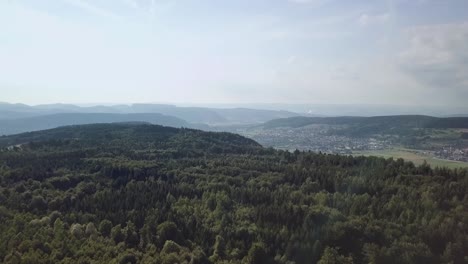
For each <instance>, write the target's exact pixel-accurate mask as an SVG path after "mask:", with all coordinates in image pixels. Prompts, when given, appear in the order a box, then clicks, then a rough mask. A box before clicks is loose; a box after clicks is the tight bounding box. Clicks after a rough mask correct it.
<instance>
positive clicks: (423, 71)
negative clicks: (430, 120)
mask: <svg viewBox="0 0 468 264" xmlns="http://www.w3.org/2000/svg"><path fill="white" fill-rule="evenodd" d="M405 37H406V42H405V43H404V44H406V45H407V48H406V49H404V50H403V51H402V52H400V53H399V56H398V58H399V64H400V67H401V68H402V69H404V70H405V71H407V72H409V73H410V74H412V75H413V76H414V78H415V79H416V80H418V81H419V82H421V83H423V84H424V85H426V86H427V87H428V88H432V89H436V90H439V91H441V90H444V91H447V93H448V91H451V92H450V94H453V95H455V96H461V95H464V96H468V22H465V23H458V24H443V25H430V26H417V27H412V28H409V29H407V30H406V31H405Z"/></svg>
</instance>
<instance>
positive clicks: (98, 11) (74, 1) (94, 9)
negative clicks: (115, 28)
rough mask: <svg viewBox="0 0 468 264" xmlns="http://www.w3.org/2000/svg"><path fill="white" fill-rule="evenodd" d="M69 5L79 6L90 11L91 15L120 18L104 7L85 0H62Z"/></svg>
mask: <svg viewBox="0 0 468 264" xmlns="http://www.w3.org/2000/svg"><path fill="white" fill-rule="evenodd" d="M64 1H65V2H67V3H68V4H70V5H73V6H75V7H78V8H81V9H82V10H84V11H86V12H88V13H91V14H93V15H97V16H101V17H105V18H112V19H120V18H121V17H120V16H119V15H117V14H115V13H113V12H111V11H109V10H106V9H104V8H100V7H98V6H95V5H93V4H91V3H89V2H87V1H84V0H64Z"/></svg>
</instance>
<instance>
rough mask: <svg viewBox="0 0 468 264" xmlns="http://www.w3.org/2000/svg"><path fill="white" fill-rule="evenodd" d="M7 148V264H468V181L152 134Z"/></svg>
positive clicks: (89, 133) (98, 132) (119, 128)
mask: <svg viewBox="0 0 468 264" xmlns="http://www.w3.org/2000/svg"><path fill="white" fill-rule="evenodd" d="M0 145H1V151H0V223H1V224H0V262H1V261H2V260H3V263H317V262H319V263H322V264H325V263H466V261H467V256H468V226H467V223H468V212H467V206H468V196H467V189H468V171H467V170H448V169H445V168H434V169H432V168H430V167H429V166H427V165H426V164H424V165H421V166H417V167H415V166H414V165H413V164H412V163H409V162H405V161H403V160H401V159H398V160H392V159H388V160H385V159H382V158H376V157H351V156H338V155H325V154H315V153H309V152H299V151H296V152H294V153H290V152H285V151H276V150H273V149H265V148H262V147H261V146H260V145H258V144H257V143H256V142H254V141H252V140H249V139H246V138H244V137H241V136H238V135H234V134H229V133H209V132H201V131H197V130H191V129H176V128H168V127H161V126H155V125H145V124H105V125H104V124H96V125H84V126H72V127H63V128H57V129H52V130H47V131H40V132H33V133H28V134H21V135H15V136H9V137H0Z"/></svg>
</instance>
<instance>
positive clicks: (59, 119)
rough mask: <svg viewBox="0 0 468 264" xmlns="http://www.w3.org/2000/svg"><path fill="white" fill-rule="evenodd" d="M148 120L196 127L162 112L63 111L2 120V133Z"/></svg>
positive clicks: (149, 121)
mask: <svg viewBox="0 0 468 264" xmlns="http://www.w3.org/2000/svg"><path fill="white" fill-rule="evenodd" d="M115 122H147V123H151V124H158V125H164V126H173V127H196V125H192V124H190V123H188V122H186V121H184V120H182V119H180V118H176V117H173V116H166V115H162V114H154V113H151V114H147V113H146V114H143V113H142V114H105V113H63V114H52V115H44V116H35V117H28V118H19V119H6V120H0V135H10V134H17V133H22V132H29V131H36V130H44V129H50V128H55V127H60V126H69V125H81V124H92V123H115Z"/></svg>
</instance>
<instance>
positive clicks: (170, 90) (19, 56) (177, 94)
mask: <svg viewBox="0 0 468 264" xmlns="http://www.w3.org/2000/svg"><path fill="white" fill-rule="evenodd" d="M466 10H468V1H466V0H372V1H370V0H369V1H364V0H356V1H348V0H232V1H227V0H226V1H219V0H212V1H208V0H44V1H37V0H0V73H1V74H0V101H4V102H15V103H19V102H20V103H27V104H39V103H59V102H60V103H95V102H105V103H141V102H165V103H181V104H182V103H200V104H203V103H207V104H208V103H211V104H212V103H230V104H236V103H242V104H246V103H288V104H294V103H298V104H299V103H301V104H304V103H306V104H307V103H314V104H390V105H411V106H418V105H437V106H466V105H467V104H468V103H467V102H468V12H466Z"/></svg>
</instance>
